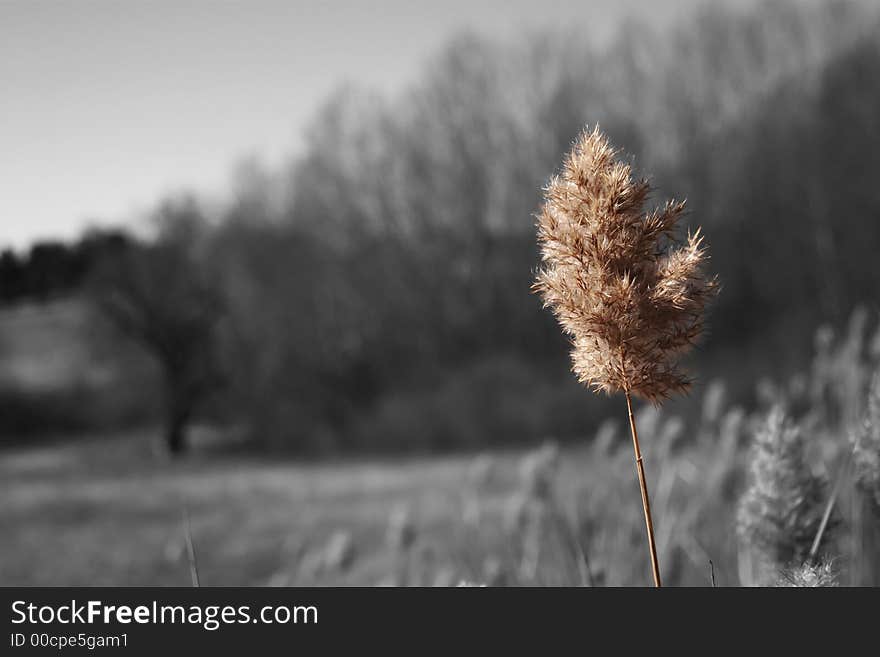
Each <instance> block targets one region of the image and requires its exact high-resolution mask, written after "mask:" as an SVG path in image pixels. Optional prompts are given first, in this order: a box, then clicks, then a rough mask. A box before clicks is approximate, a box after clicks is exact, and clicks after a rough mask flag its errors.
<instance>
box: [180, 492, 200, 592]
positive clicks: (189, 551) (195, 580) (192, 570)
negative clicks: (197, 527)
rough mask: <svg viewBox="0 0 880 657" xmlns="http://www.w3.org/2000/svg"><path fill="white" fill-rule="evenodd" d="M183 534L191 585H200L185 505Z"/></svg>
mask: <svg viewBox="0 0 880 657" xmlns="http://www.w3.org/2000/svg"><path fill="white" fill-rule="evenodd" d="M182 511H183V535H184V537H185V538H186V556H187V560H188V561H189V574H190V578H191V579H192V585H193V586H195V587H197V588H198V587H199V586H201V585H200V584H199V564H198V561H197V560H196V548H195V545H193V539H192V527H190V524H189V511H187V509H186V507H183V509H182Z"/></svg>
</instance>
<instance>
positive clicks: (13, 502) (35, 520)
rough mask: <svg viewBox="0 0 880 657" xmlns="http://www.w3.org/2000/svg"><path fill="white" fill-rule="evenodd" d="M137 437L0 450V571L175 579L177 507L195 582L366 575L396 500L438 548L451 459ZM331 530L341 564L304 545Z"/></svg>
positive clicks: (386, 562)
mask: <svg viewBox="0 0 880 657" xmlns="http://www.w3.org/2000/svg"><path fill="white" fill-rule="evenodd" d="M149 442H150V441H149V439H148V437H147V436H144V435H128V436H120V437H118V438H114V439H112V440H106V439H104V440H100V441H91V442H81V443H78V444H73V445H70V444H68V445H64V446H61V447H42V448H38V449H18V450H12V451H7V452H5V453H3V454H2V455H0V479H2V481H3V482H4V489H5V491H4V494H3V502H2V505H0V525H2V527H3V528H4V531H3V532H2V534H0V584H2V585H7V586H14V585H35V586H36V585H188V584H189V581H190V574H189V569H188V564H187V558H186V553H185V543H184V533H183V530H182V524H183V523H182V519H181V515H182V509H183V508H184V506H186V507H187V508H188V509H189V513H190V516H191V526H192V534H193V538H194V542H195V547H196V551H197V558H198V567H199V572H200V576H201V579H202V582H203V584H204V585H245V584H251V585H262V584H270V583H274V584H287V583H293V582H296V583H300V582H302V583H322V584H324V583H326V584H362V585H371V584H377V583H380V582H381V581H382V580H383V579H385V578H386V577H387V576H388V575H389V573H393V572H394V568H395V564H394V560H395V555H394V553H393V551H389V550H388V549H387V548H386V542H385V533H386V527H387V524H388V520H389V513H390V512H391V510H392V509H394V508H395V505H399V504H405V505H407V506H409V507H410V508H412V509H413V510H414V512H415V514H416V515H417V516H418V519H419V521H418V524H419V533H420V538H419V540H420V542H421V543H422V544H423V545H425V546H430V547H431V548H432V549H433V550H434V552H435V554H436V556H437V557H438V558H441V559H442V558H445V556H444V555H446V556H448V554H446V553H448V552H449V551H450V550H451V549H452V547H451V546H450V545H449V542H450V537H451V532H450V528H451V526H452V524H453V522H455V519H456V517H457V516H459V515H460V506H461V497H460V495H459V494H458V493H457V491H460V490H461V485H462V483H463V482H464V479H465V477H466V475H467V460H465V459H461V458H450V459H433V460H430V461H426V460H423V461H402V462H395V463H390V462H360V463H350V464H339V465H297V464H292V463H284V462H260V461H252V460H242V459H230V458H223V459H218V458H210V457H208V458H207V459H206V458H205V457H201V458H200V459H199V460H191V461H184V462H179V463H178V462H174V463H171V462H166V461H164V460H161V459H157V458H156V457H154V456H151V455H150V450H149V449H148V445H149ZM502 460H505V459H502ZM507 460H510V459H507ZM335 532H344V533H345V534H346V535H347V536H348V537H349V538H350V542H351V550H350V551H351V552H352V556H351V557H343V560H344V561H345V560H349V559H350V561H351V565H350V567H335V568H325V567H323V566H322V564H320V563H317V562H318V561H320V560H319V559H315V558H313V557H312V558H310V555H312V554H314V553H320V552H321V551H322V550H321V546H323V545H325V544H326V543H327V541H328V540H329V539H330V537H331V535H332V534H334V533H335ZM348 551H349V550H348V549H346V550H344V552H348Z"/></svg>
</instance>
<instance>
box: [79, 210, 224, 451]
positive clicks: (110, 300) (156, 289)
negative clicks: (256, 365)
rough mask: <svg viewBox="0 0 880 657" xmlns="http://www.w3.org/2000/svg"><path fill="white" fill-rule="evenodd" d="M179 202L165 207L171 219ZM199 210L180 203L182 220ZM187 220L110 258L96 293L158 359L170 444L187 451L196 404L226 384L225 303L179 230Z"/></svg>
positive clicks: (98, 275) (95, 280) (96, 277)
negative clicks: (219, 347) (221, 347)
mask: <svg viewBox="0 0 880 657" xmlns="http://www.w3.org/2000/svg"><path fill="white" fill-rule="evenodd" d="M178 211H180V206H177V207H176V208H175V206H171V205H166V206H163V207H162V208H161V209H160V213H161V220H162V222H164V223H166V225H167V224H173V223H174V218H175V216H177V215H175V213H176V212H178ZM193 212H194V209H193V208H192V207H191V206H188V205H187V206H183V213H182V214H181V215H179V216H180V217H181V218H182V220H184V221H186V222H189V221H190V220H192V219H193V217H194V215H193ZM188 226H189V223H187V224H184V226H183V229H182V230H180V231H169V232H166V233H165V234H164V235H162V236H160V238H159V239H158V240H157V241H156V242H155V243H151V244H132V245H130V246H129V247H128V248H125V249H122V250H120V251H117V252H115V253H113V254H112V255H110V256H109V257H106V258H105V259H104V260H103V262H102V263H101V265H100V266H99V267H98V268H97V270H96V271H95V272H94V274H93V276H92V280H91V286H90V290H91V293H92V298H93V299H94V301H95V302H96V303H97V306H98V308H99V309H100V310H101V311H102V312H103V313H104V314H105V315H106V317H107V318H108V319H109V320H110V321H111V322H112V323H113V324H114V325H115V326H116V327H117V328H118V329H119V330H120V331H121V332H123V333H124V334H125V335H127V336H128V337H130V338H131V339H133V340H135V341H137V342H138V343H139V344H140V345H141V346H142V347H143V348H144V349H145V350H146V351H147V352H149V353H150V354H151V355H152V356H153V357H154V358H155V360H156V362H157V364H158V365H159V367H160V370H161V373H162V382H163V385H164V388H165V400H164V403H165V442H166V444H167V447H168V449H169V451H170V452H171V453H172V454H178V453H180V452H183V451H184V450H185V449H186V427H187V424H188V423H189V421H190V420H191V419H192V417H193V414H194V412H195V411H196V409H197V406H198V404H199V403H200V402H201V401H203V400H204V398H205V397H206V396H207V395H208V394H209V393H210V392H212V391H213V390H215V389H216V388H217V387H218V386H219V385H220V384H221V383H222V376H221V371H220V366H219V360H218V355H217V352H216V330H217V327H218V324H219V321H220V319H221V317H222V316H223V308H224V304H223V303H222V299H221V296H220V294H219V293H218V290H217V289H216V288H215V287H214V285H213V284H212V283H211V281H210V280H209V279H208V276H206V274H205V272H204V271H203V270H201V269H200V267H199V266H198V264H197V263H196V261H195V260H194V258H193V256H192V254H191V253H190V252H189V251H188V249H187V245H186V244H185V243H181V242H180V241H178V240H179V238H180V236H181V235H187V236H188V235H191V233H190V231H189V230H188Z"/></svg>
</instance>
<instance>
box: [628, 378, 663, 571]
mask: <svg viewBox="0 0 880 657" xmlns="http://www.w3.org/2000/svg"><path fill="white" fill-rule="evenodd" d="M623 393H624V394H625V395H626V409H627V411H628V412H629V428H630V431H631V432H632V439H633V452H634V453H635V459H636V469H637V470H638V474H639V488H640V489H641V491H642V508H643V509H644V510H645V527H646V528H647V530H648V548H649V549H650V551H651V571H652V572H653V574H654V586H656V587H657V588H660V587H661V586H662V583H661V581H660V562H659V561H658V560H657V545H656V543H655V541H654V522H653V520H652V519H651V501H650V500H649V499H648V482H647V480H646V479H645V465H644V463H643V459H642V450H641V448H640V447H639V433H638V431H636V419H635V417H634V416H633V409H632V400H631V399H630V396H629V390H624V391H623Z"/></svg>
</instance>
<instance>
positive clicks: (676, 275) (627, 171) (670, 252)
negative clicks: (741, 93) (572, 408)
mask: <svg viewBox="0 0 880 657" xmlns="http://www.w3.org/2000/svg"><path fill="white" fill-rule="evenodd" d="M650 192H651V186H650V184H649V183H648V181H647V180H635V179H634V178H633V175H632V170H631V167H630V165H628V164H626V163H625V162H621V161H620V160H619V159H618V151H616V150H615V149H614V148H612V146H611V145H610V144H609V143H608V140H607V139H606V138H605V136H604V135H603V134H602V133H601V132H599V130H598V128H596V129H594V130H593V131H592V132H586V131H585V132H584V133H582V135H581V136H580V138H579V139H578V141H577V142H576V143H575V145H574V147H573V148H572V150H571V152H570V153H569V154H568V155H567V156H566V158H565V161H564V163H563V167H562V171H561V172H560V174H559V175H558V176H556V177H554V178H553V179H552V180H551V181H550V183H549V184H548V186H547V187H546V189H545V190H544V203H543V206H542V208H541V211H540V214H539V215H538V242H539V244H540V247H541V253H542V265H541V268H540V270H539V272H538V276H537V280H536V282H535V284H534V286H533V287H534V290H535V291H537V292H538V293H540V294H541V296H542V298H543V300H544V306H545V307H549V308H550V309H551V310H552V311H553V314H554V315H555V316H556V318H557V320H558V321H559V323H560V325H561V326H562V329H563V331H564V332H565V333H566V334H567V335H568V336H569V338H570V340H571V344H572V351H571V358H572V370H573V371H574V373H575V374H576V375H577V378H578V380H579V381H580V382H581V383H584V384H586V385H588V386H591V387H592V388H593V389H594V390H595V391H597V392H598V391H604V392H606V393H612V392H617V391H623V393H624V395H625V397H626V403H627V410H628V412H629V421H630V431H631V433H632V438H633V449H634V452H635V459H636V466H637V471H638V477H639V486H640V488H641V493H642V506H643V508H644V512H645V524H646V526H647V532H648V544H649V549H650V553H651V565H652V570H653V575H654V584H655V585H656V586H660V585H661V578H660V566H659V563H658V561H657V552H656V547H655V542H654V530H653V521H652V518H651V511H650V502H649V498H648V488H647V483H646V481H645V474H644V465H643V459H642V454H641V450H640V447H639V440H638V432H637V430H636V424H635V419H634V417H633V412H632V400H631V396H632V395H637V396H639V397H642V398H644V399H647V400H648V401H650V402H652V403H655V404H659V403H660V402H661V401H662V400H664V399H666V398H667V397H669V396H670V395H672V394H675V393H681V392H685V391H686V390H687V389H688V387H689V385H690V382H691V381H690V379H689V377H688V376H687V375H686V374H685V373H684V372H683V371H682V370H681V368H680V367H679V362H678V361H679V358H680V357H681V355H682V354H683V353H684V352H685V351H686V350H687V349H688V348H690V347H691V346H692V345H693V343H694V341H695V340H696V338H697V336H699V334H700V333H701V331H702V328H703V312H704V309H705V306H706V303H707V302H708V300H709V299H710V298H711V297H712V295H713V294H714V293H715V291H716V288H717V284H716V281H715V279H712V278H708V277H707V276H706V275H705V273H704V266H705V263H706V260H707V258H708V256H707V254H706V252H705V249H704V248H703V246H702V238H701V237H700V234H699V230H698V231H697V232H696V233H694V234H692V235H689V236H688V239H687V241H686V243H684V244H680V243H678V242H677V240H676V228H677V225H678V221H679V219H680V218H681V216H682V214H683V212H684V203H682V202H676V201H669V202H667V203H666V204H665V205H663V206H661V207H659V208H657V209H654V210H650V211H645V209H644V208H645V204H646V203H647V200H648V196H649V194H650Z"/></svg>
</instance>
